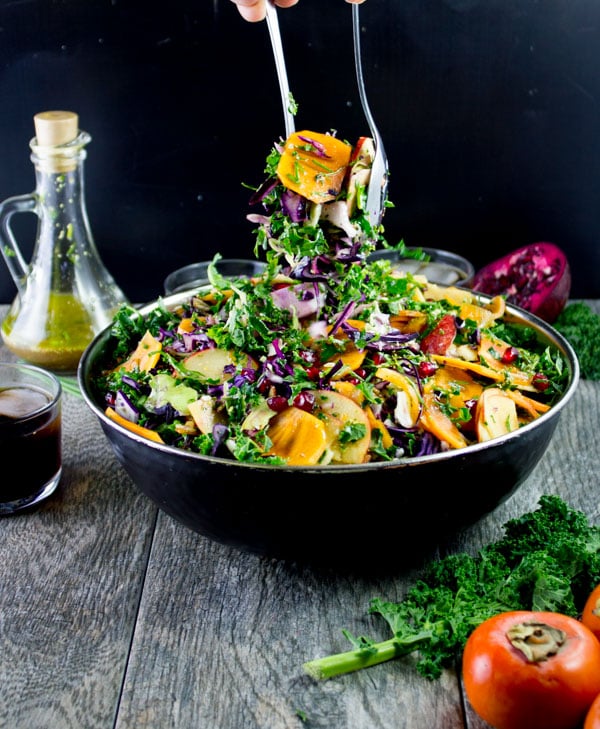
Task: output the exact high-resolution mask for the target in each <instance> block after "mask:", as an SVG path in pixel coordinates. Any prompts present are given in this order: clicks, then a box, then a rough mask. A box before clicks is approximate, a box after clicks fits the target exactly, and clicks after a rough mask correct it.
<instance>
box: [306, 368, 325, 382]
mask: <svg viewBox="0 0 600 729" xmlns="http://www.w3.org/2000/svg"><path fill="white" fill-rule="evenodd" d="M306 376H307V377H308V379H309V380H313V381H314V380H318V379H319V377H320V376H321V370H320V369H319V368H318V367H317V366H315V365H313V366H312V367H309V368H308V369H307V370H306Z"/></svg>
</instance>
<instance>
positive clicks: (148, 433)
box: [104, 407, 164, 443]
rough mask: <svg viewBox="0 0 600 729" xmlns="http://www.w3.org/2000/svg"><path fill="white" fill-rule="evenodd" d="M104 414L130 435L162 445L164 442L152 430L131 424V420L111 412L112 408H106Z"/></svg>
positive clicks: (114, 411)
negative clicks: (139, 436)
mask: <svg viewBox="0 0 600 729" xmlns="http://www.w3.org/2000/svg"><path fill="white" fill-rule="evenodd" d="M104 414H105V415H106V416H107V417H109V418H110V419H111V420H113V421H114V422H115V423H118V424H119V425H122V426H123V427H124V428H127V430H130V431H131V432H132V433H136V434H137V435H141V436H143V437H144V438H148V440H153V441H154V442H155V443H164V440H163V439H162V438H161V437H160V435H159V434H158V433H156V432H155V431H154V430H150V428H144V426H143V425H138V424H137V423H132V422H131V420H127V418H124V417H123V416H122V415H119V413H118V412H117V411H116V410H113V408H110V407H108V408H106V410H105V411H104Z"/></svg>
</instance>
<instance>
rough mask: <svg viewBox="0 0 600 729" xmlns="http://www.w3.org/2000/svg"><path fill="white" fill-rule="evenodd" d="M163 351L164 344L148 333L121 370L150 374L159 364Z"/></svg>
mask: <svg viewBox="0 0 600 729" xmlns="http://www.w3.org/2000/svg"><path fill="white" fill-rule="evenodd" d="M161 351H162V344H161V343H160V342H159V341H158V339H155V338H154V337H153V336H152V334H150V332H146V333H145V334H144V336H143V337H142V338H141V339H140V341H139V343H138V345H137V347H136V348H135V350H134V351H133V352H132V353H131V355H130V357H129V359H128V360H126V361H125V362H123V364H122V365H121V368H122V369H124V370H127V372H131V371H132V370H139V371H140V372H149V371H150V370H151V369H152V368H153V367H156V365H157V364H158V360H159V358H160V353H161Z"/></svg>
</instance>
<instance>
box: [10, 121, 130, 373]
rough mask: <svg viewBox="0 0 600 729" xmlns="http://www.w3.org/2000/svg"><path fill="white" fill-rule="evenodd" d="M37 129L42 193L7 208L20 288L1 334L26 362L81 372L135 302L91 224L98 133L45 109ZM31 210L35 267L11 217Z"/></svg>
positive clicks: (35, 154)
mask: <svg viewBox="0 0 600 729" xmlns="http://www.w3.org/2000/svg"><path fill="white" fill-rule="evenodd" d="M34 124H35V133H36V136H35V137H34V138H33V139H32V140H31V142H30V147H31V152H32V154H31V161H32V162H33V165H34V168H35V176H36V188H35V191H34V192H32V193H31V194H27V195H19V196H16V197H12V198H8V199H7V200H5V201H4V202H3V203H1V204H0V244H1V248H2V254H3V256H4V259H5V261H6V264H7V266H8V269H9V271H10V273H11V275H12V278H13V280H14V283H15V285H16V287H17V296H16V298H15V300H14V301H13V304H12V306H11V308H10V310H9V312H8V314H7V316H6V318H5V319H4V321H3V322H2V325H1V327H0V331H1V333H2V337H3V339H4V343H5V345H6V346H7V347H8V348H9V349H10V350H11V351H12V352H14V353H15V354H16V355H18V356H19V357H21V358H22V359H24V360H26V361H29V362H31V363H33V364H37V365H39V366H42V367H46V368H47V369H50V370H54V371H57V372H63V373H73V372H75V370H76V369H77V365H78V363H79V359H80V357H81V355H82V353H83V351H84V350H85V349H86V347H87V345H88V344H89V343H90V341H91V340H92V339H93V337H94V336H95V334H97V333H98V332H100V331H101V330H102V329H104V328H105V327H106V326H108V324H110V322H111V320H112V318H113V316H114V314H115V312H116V311H117V309H118V308H119V307H120V306H121V305H122V304H124V303H128V302H127V298H126V296H125V294H124V293H123V292H122V291H121V289H120V288H119V287H118V286H117V284H116V283H115V280H114V279H113V277H112V276H111V274H110V273H109V272H108V271H107V269H106V267H105V266H104V264H103V263H102V260H101V259H100V255H99V253H98V250H97V248H96V245H95V243H94V239H93V236H92V232H91V228H90V225H89V220H88V216H87V209H86V202H85V190H84V172H83V164H84V160H85V159H86V156H87V152H86V146H87V145H88V144H89V142H90V141H91V136H90V135H89V134H88V133H87V132H84V131H81V130H80V129H79V127H78V124H79V118H78V115H77V114H75V113H74V112H70V111H46V112H41V113H39V114H36V115H35V117H34ZM24 212H29V213H34V214H35V215H36V216H37V218H38V226H37V234H36V239H35V244H34V248H33V253H32V256H31V261H30V262H29V263H27V262H26V261H25V259H24V257H23V255H22V253H21V250H20V248H19V246H18V244H17V242H16V240H15V237H14V235H13V233H12V231H11V228H10V220H11V217H12V216H13V215H14V214H15V213H24Z"/></svg>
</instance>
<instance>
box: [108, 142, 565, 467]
mask: <svg viewBox="0 0 600 729" xmlns="http://www.w3.org/2000/svg"><path fill="white" fill-rule="evenodd" d="M292 137H293V138H290V140H286V141H285V142H282V143H278V144H276V145H275V146H274V148H273V150H272V151H271V153H270V155H269V157H268V158H267V165H266V169H265V172H266V175H267V179H266V180H265V182H264V183H263V184H262V185H261V186H260V187H258V188H257V189H256V190H255V191H254V194H253V195H252V198H251V204H252V205H256V206H257V207H259V208H260V211H259V212H256V213H252V214H251V215H249V216H248V218H249V219H250V220H251V221H252V222H253V223H255V225H256V245H255V254H256V255H257V256H258V255H259V254H260V253H262V254H264V257H265V258H266V263H267V266H266V270H265V272H264V273H263V274H262V275H261V276H259V277H256V278H253V279H246V278H238V279H224V278H223V277H221V276H220V275H219V274H218V271H217V270H216V267H215V266H214V265H213V266H211V267H209V281H210V283H209V284H208V285H206V286H202V287H200V288H198V289H197V290H196V291H190V292H188V294H185V295H181V294H180V295H179V296H178V298H177V300H176V301H175V302H174V303H173V304H172V305H170V306H169V307H167V306H165V304H164V303H163V302H161V301H159V302H158V303H157V304H156V305H155V306H153V307H148V308H147V309H146V310H145V312H146V313H143V314H142V313H140V312H137V311H135V310H134V309H132V308H131V307H127V306H125V307H123V308H122V309H121V310H120V311H119V313H118V314H117V315H116V317H115V320H114V322H113V326H112V337H111V339H110V341H109V344H108V347H107V350H106V352H105V361H104V363H103V366H102V371H100V372H98V373H96V375H95V382H94V384H95V388H96V390H97V392H98V395H99V397H100V398H101V399H102V400H103V402H104V403H105V408H106V414H107V416H108V417H110V418H112V419H113V420H115V421H116V422H117V423H119V424H120V425H122V426H123V427H125V428H128V429H129V430H132V431H135V432H136V433H138V434H140V435H143V436H145V437H148V438H150V439H152V440H154V441H155V442H160V443H165V444H167V445H171V446H174V447H177V448H182V449H185V450H190V451H193V452H197V453H202V454H205V455H214V456H220V457H224V458H233V459H236V460H239V461H246V462H256V463H262V464H272V465H276V466H281V465H287V466H325V465H329V464H349V463H357V464H358V463H367V462H382V461H390V460H394V459H398V458H411V457H417V456H423V455H428V454H433V453H436V452H438V451H442V450H448V449H458V448H465V447H468V446H469V445H472V444H475V443H478V442H482V441H487V440H490V439H493V438H496V437H499V436H502V435H504V434H506V433H509V432H511V431H514V430H517V429H518V428H520V427H522V426H523V425H526V424H527V423H529V422H532V421H533V420H535V419H536V418H538V417H540V416H541V415H543V413H545V412H546V411H547V410H548V409H550V408H551V407H552V405H553V403H554V402H556V401H557V400H558V399H559V398H560V397H561V395H562V392H563V391H564V389H565V387H566V382H567V375H568V373H567V368H566V367H565V364H564V362H563V360H562V357H561V354H560V352H558V351H552V350H551V348H549V347H548V346H547V345H546V344H542V343H540V342H539V341H538V340H537V337H536V333H535V331H534V330H533V329H531V328H528V327H525V326H518V325H516V324H513V323H511V321H510V320H509V318H508V317H506V316H505V313H506V310H505V302H504V300H503V299H502V298H500V297H496V298H494V299H489V298H488V297H480V296H478V295H477V294H474V293H473V292H471V291H468V290H467V289H461V288H457V287H452V286H440V285H438V284H434V283H432V282H430V281H428V280H427V279H426V278H425V277H424V276H420V275H413V274H411V273H408V272H402V271H399V270H397V269H395V268H394V266H393V264H392V263H391V262H390V260H389V259H386V258H385V257H382V258H377V257H375V258H373V259H369V255H370V254H371V253H372V252H373V251H374V250H375V249H377V248H389V249H392V250H397V251H398V253H399V255H400V254H403V253H405V249H404V246H403V244H402V243H400V244H399V245H398V246H397V247H396V248H395V249H394V247H392V246H390V245H389V244H388V243H387V242H386V241H385V239H384V237H383V226H382V225H381V224H379V225H377V226H375V227H373V226H372V225H371V223H370V221H369V219H368V217H367V215H366V214H365V212H364V204H365V200H366V190H367V188H368V180H369V171H370V163H371V162H372V152H373V145H372V140H369V139H366V138H361V139H360V140H359V141H358V143H357V144H356V145H355V146H354V147H352V148H351V149H350V150H347V149H345V147H347V146H348V145H346V144H345V143H344V147H343V146H341V143H340V142H339V140H337V139H336V138H335V135H333V134H331V135H322V134H317V133H314V132H310V131H303V132H299V133H295V134H294V135H292ZM346 154H347V157H344V156H343V155H346ZM340 155H342V156H340ZM340 159H345V160H346V161H344V163H343V164H344V166H345V169H344V172H343V174H342V175H340V174H339V168H340V162H339V160H340ZM306 160H310V164H307V162H306ZM323 170H330V171H334V170H335V171H336V176H335V180H336V184H335V185H333V186H325V187H324V177H323ZM340 180H341V182H340ZM219 258H220V256H219V255H217V256H215V261H217V260H218V259H219Z"/></svg>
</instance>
